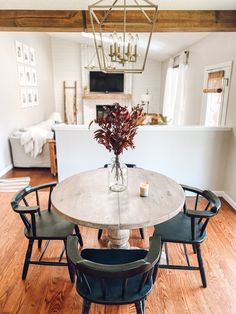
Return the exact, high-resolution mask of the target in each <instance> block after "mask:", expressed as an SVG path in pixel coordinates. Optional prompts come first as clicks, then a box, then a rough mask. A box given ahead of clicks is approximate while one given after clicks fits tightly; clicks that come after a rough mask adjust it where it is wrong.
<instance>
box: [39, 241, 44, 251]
mask: <svg viewBox="0 0 236 314" xmlns="http://www.w3.org/2000/svg"><path fill="white" fill-rule="evenodd" d="M42 242H43V240H38V248H39V249H41V247H42Z"/></svg>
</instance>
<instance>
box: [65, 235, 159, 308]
mask: <svg viewBox="0 0 236 314" xmlns="http://www.w3.org/2000/svg"><path fill="white" fill-rule="evenodd" d="M67 253H68V257H69V260H70V261H71V263H72V264H73V265H74V267H75V271H76V276H77V280H76V289H77V292H78V294H79V295H80V296H81V297H82V298H83V309H82V314H88V313H89V311H90V305H91V303H97V304H106V305H123V304H132V303H134V304H135V306H136V311H137V313H138V314H144V313H145V304H144V302H145V299H146V297H147V296H148V295H149V293H150V292H151V290H152V288H153V285H154V283H155V279H156V276H157V269H158V262H159V259H160V255H161V239H160V237H156V236H154V237H151V238H150V248H149V251H147V250H143V249H128V250H124V249H84V250H82V251H81V252H79V251H78V239H77V237H75V236H69V237H68V239H67ZM155 312H156V313H157V312H158V310H157V309H156V311H155Z"/></svg>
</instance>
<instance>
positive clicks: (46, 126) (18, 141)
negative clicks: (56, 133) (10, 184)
mask: <svg viewBox="0 0 236 314" xmlns="http://www.w3.org/2000/svg"><path fill="white" fill-rule="evenodd" d="M57 123H61V116H60V114H59V113H57V112H54V113H52V114H51V116H50V117H49V119H48V120H46V121H43V122H41V123H39V124H36V125H33V126H31V127H27V128H23V129H20V130H16V131H14V132H13V133H12V134H11V135H10V137H9V141H10V146H11V152H12V162H13V165H14V167H24V168H31V167H41V168H44V167H50V155H49V145H48V142H47V140H48V139H52V138H53V132H52V130H53V128H54V126H55V124H57ZM23 145H24V146H23Z"/></svg>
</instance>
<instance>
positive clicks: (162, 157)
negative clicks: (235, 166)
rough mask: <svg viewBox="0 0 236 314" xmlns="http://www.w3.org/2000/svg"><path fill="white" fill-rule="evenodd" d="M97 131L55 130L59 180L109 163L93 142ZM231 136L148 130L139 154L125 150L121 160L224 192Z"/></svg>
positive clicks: (199, 130)
mask: <svg viewBox="0 0 236 314" xmlns="http://www.w3.org/2000/svg"><path fill="white" fill-rule="evenodd" d="M94 128H95V129H96V127H94ZM93 131H94V130H93V129H92V130H88V128H87V127H85V126H57V128H56V140H57V160H58V174H59V180H60V181H61V180H63V179H65V178H67V177H69V176H71V175H73V174H75V173H78V172H81V171H86V170H89V169H96V168H99V167H101V166H103V165H104V164H106V163H109V161H110V159H111V157H112V153H109V152H108V151H107V150H106V149H105V148H104V147H103V146H102V145H99V144H98V143H97V142H96V141H95V140H94V138H93V137H94V134H93ZM230 134H231V131H230V130H229V129H224V128H219V129H217V128H204V127H195V128H194V127H182V128H181V127H175V128H174V127H169V126H144V127H140V128H139V130H138V134H137V136H136V137H135V140H134V142H135V146H136V147H135V149H134V150H131V149H129V150H127V151H126V150H125V151H124V153H123V154H122V160H123V162H126V163H134V164H136V165H137V166H139V167H142V168H145V169H149V170H154V171H158V172H160V173H163V174H165V175H167V176H169V177H171V178H172V179H174V180H176V181H177V182H179V183H184V184H188V185H192V186H196V187H199V188H203V189H204V188H205V189H211V190H218V191H222V189H223V181H222V180H221V178H222V176H223V174H224V169H225V161H226V156H227V154H228V143H229V141H228V139H229V137H230ZM75 143H76V145H75ZM173 156H174V158H173Z"/></svg>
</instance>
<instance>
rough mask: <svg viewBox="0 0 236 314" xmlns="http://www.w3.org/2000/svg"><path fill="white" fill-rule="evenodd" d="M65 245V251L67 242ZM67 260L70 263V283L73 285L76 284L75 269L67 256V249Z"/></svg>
mask: <svg viewBox="0 0 236 314" xmlns="http://www.w3.org/2000/svg"><path fill="white" fill-rule="evenodd" d="M64 245H65V249H66V240H64ZM66 260H67V263H68V271H69V275H70V281H71V282H72V283H74V282H75V268H74V265H73V264H72V263H71V261H70V260H69V257H68V255H67V249H66Z"/></svg>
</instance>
